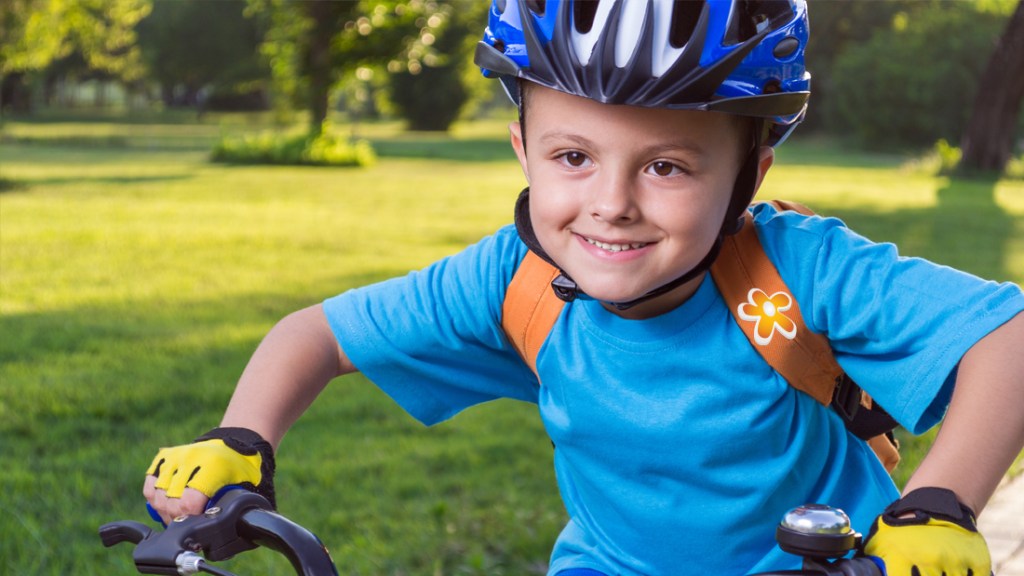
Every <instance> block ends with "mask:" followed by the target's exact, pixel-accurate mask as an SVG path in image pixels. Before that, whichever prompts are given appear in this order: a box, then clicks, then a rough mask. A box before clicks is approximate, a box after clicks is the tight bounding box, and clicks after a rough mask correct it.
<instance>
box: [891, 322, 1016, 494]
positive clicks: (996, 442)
mask: <svg viewBox="0 0 1024 576" xmlns="http://www.w3.org/2000/svg"><path fill="white" fill-rule="evenodd" d="M1022 344H1024V313H1020V314H1017V315H1016V316H1015V317H1014V318H1012V319H1011V320H1010V321H1008V322H1006V323H1005V324H1003V325H1002V326H1000V327H999V328H997V329H996V330H994V331H993V332H991V333H990V334H988V335H987V336H985V337H984V338H982V339H981V340H980V341H978V343H977V344H975V345H974V346H973V347H972V348H971V349H970V350H969V351H968V352H967V354H965V355H964V357H963V359H962V360H961V362H960V368H959V370H958V372H957V378H956V387H955V389H954V390H953V398H952V400H951V401H950V404H949V411H948V412H947V413H946V417H945V418H944V419H943V423H942V428H941V429H940V431H939V434H938V436H937V437H936V439H935V443H934V444H933V445H932V447H931V449H930V450H929V452H928V455H927V456H926V457H925V459H924V460H923V461H922V462H921V465H920V466H919V467H918V469H917V471H916V472H915V473H914V475H913V476H912V477H911V478H910V480H909V481H908V482H907V486H906V488H905V489H904V494H907V493H909V492H910V491H912V490H915V489H917V488H921V487H926V486H936V487H943V488H948V489H949V490H952V491H953V492H954V493H955V494H956V495H957V498H958V499H959V500H960V502H962V503H963V504H965V505H967V506H968V507H970V508H971V509H972V510H974V511H975V513H978V514H980V513H981V510H982V509H983V508H984V507H985V504H986V503H988V499H989V498H990V497H991V496H992V493H993V492H995V489H996V487H997V486H998V484H999V481H1000V480H1001V479H1002V477H1003V475H1004V474H1005V473H1006V470H1007V469H1008V468H1009V467H1010V465H1011V464H1012V463H1013V460H1014V458H1016V456H1017V455H1018V454H1019V453H1020V451H1021V449H1024V408H1022V407H1024V348H1022V346H1021V345H1022Z"/></svg>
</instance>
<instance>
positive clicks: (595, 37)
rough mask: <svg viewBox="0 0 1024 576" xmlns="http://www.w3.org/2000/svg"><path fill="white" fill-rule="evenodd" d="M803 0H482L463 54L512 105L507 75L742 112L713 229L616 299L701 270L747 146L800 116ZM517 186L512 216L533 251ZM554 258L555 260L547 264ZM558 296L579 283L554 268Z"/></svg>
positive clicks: (514, 83) (729, 228)
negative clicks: (651, 282) (475, 37)
mask: <svg viewBox="0 0 1024 576" xmlns="http://www.w3.org/2000/svg"><path fill="white" fill-rule="evenodd" d="M807 37H808V25H807V6H806V3H805V1H804V0H700V1H697V0H596V1H595V0H493V2H492V4H491V8H490V14H489V21H488V26H487V29H486V30H485V31H484V37H483V40H482V41H481V42H479V43H478V44H477V47H476V54H475V57H474V61H475V62H476V64H477V65H479V66H480V68H481V70H482V71H483V73H484V75H485V76H488V77H497V78H499V79H500V80H501V81H502V84H503V86H504V87H505V89H506V92H508V94H509V97H510V98H511V99H512V101H513V102H515V103H516V104H517V105H518V106H519V108H520V115H521V116H522V103H521V100H520V98H519V83H518V82H519V80H526V81H530V82H535V83H537V84H540V85H541V86H546V87H548V88H552V89H555V90H559V91H561V92H566V93H568V94H573V95H576V96H582V97H584V98H589V99H592V100H595V101H597V102H601V103H605V104H625V105H632V106H644V107H652V108H671V109H680V110H704V111H713V112H724V113H728V114H735V115H739V116H747V117H750V118H752V119H754V121H755V122H754V126H755V130H754V133H755V135H754V142H753V143H752V146H751V149H750V152H749V154H748V156H747V159H746V161H745V162H744V164H743V167H742V168H741V169H740V172H739V174H738V176H737V179H736V184H735V187H734V191H733V196H732V200H731V202H730V205H729V208H728V210H727V213H726V218H725V221H724V222H723V224H722V229H721V232H720V233H719V236H718V239H717V241H716V242H715V244H714V246H713V247H712V249H711V251H710V252H709V253H708V255H707V256H706V257H705V258H704V259H703V260H702V261H701V263H700V264H698V265H697V267H696V268H694V269H693V270H691V271H689V272H687V273H686V274H684V275H683V276H682V277H680V278H678V279H676V280H675V281H673V282H671V283H669V284H667V285H666V286H662V287H660V288H658V289H656V290H654V291H652V292H651V293H649V294H646V295H644V296H642V297H641V298H639V299H637V300H634V301H631V302H626V303H616V304H615V305H616V306H618V307H619V308H628V307H630V306H632V305H635V304H637V303H639V302H642V301H644V300H647V299H650V298H653V297H655V296H658V295H660V294H663V293H665V292H667V291H669V290H671V289H673V288H675V287H678V286H680V285H682V284H683V283H685V282H687V281H689V280H690V279H692V278H694V277H696V276H697V275H698V274H700V273H701V272H703V271H705V270H707V268H709V267H710V266H711V263H712V262H714V259H715V257H717V254H718V250H719V248H720V247H721V242H722V240H723V238H724V236H725V235H728V234H733V233H735V232H737V231H738V230H739V228H740V226H741V225H742V218H743V213H744V211H745V210H746V207H747V205H748V204H749V203H750V201H751V199H752V198H753V194H754V191H755V190H754V185H755V182H756V178H757V160H758V148H759V146H760V145H762V144H765V145H769V146H776V145H778V144H780V143H781V142H782V141H784V140H785V139H786V138H787V137H788V136H789V134H790V133H791V132H792V130H793V129H794V128H795V127H796V126H797V124H799V123H800V122H801V121H802V120H803V117H804V114H805V112H806V108H807V100H808V98H809V96H810V74H809V73H808V72H807V70H806V69H805V67H804V48H805V46H806V44H807ZM528 194H529V189H527V190H524V191H523V194H521V195H520V198H519V201H518V202H517V206H516V224H517V226H518V227H519V232H520V236H522V237H523V240H524V241H525V242H526V243H527V245H528V246H530V248H531V249H532V250H534V252H537V254H538V255H539V256H541V257H542V258H545V259H546V260H548V261H549V262H551V259H550V258H549V257H548V256H547V255H546V254H545V253H544V251H543V249H542V248H541V247H540V246H539V243H538V242H537V241H536V237H535V236H534V235H533V230H532V227H531V226H530V222H529V211H528ZM551 263H552V264H554V265H555V266H558V265H557V263H554V262H551ZM555 291H556V292H557V293H559V297H562V298H564V299H571V298H573V297H575V295H576V294H578V293H579V291H578V290H577V289H576V287H575V283H574V282H573V281H572V280H571V279H569V278H568V277H566V276H565V275H564V274H563V276H562V277H560V278H559V279H558V280H556V283H555Z"/></svg>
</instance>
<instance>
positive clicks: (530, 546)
mask: <svg viewBox="0 0 1024 576" xmlns="http://www.w3.org/2000/svg"><path fill="white" fill-rule="evenodd" d="M809 6H810V7H809V11H810V19H811V40H810V46H809V47H808V52H807V65H808V69H809V70H810V71H811V73H812V75H813V80H812V91H813V96H812V99H811V104H810V109H809V113H808V116H807V119H806V121H805V122H804V124H803V125H802V126H801V127H800V128H799V129H798V130H797V131H796V133H795V135H794V136H793V137H792V138H791V139H790V140H789V141H787V142H786V143H785V144H783V145H782V146H781V147H780V148H779V151H778V162H777V164H776V166H775V167H774V168H773V169H772V173H771V175H769V177H768V182H767V183H766V185H765V187H764V188H763V189H762V193H761V195H762V197H767V198H771V197H778V198H788V199H792V200H798V201H802V202H805V203H807V204H809V205H810V206H811V207H813V208H814V209H815V210H817V211H818V212H820V213H824V214H828V215H835V216H839V217H841V218H843V219H844V220H845V221H846V222H847V223H848V224H849V225H850V226H851V227H852V228H854V229H855V230H858V231H859V232H861V233H862V234H865V235H867V236H868V237H870V238H872V239H875V240H878V241H891V242H895V243H896V244H897V245H898V246H899V247H900V250H901V252H902V253H904V254H907V255H914V256H923V257H927V258H929V259H932V260H935V261H937V262H940V263H943V264H948V265H951V266H955V267H957V268H961V269H964V270H967V271H969V272H972V273H974V274H977V275H980V276H982V277H985V278H989V279H992V280H996V281H1010V282H1015V283H1018V284H1020V283H1022V282H1024V149H1022V146H1024V144H1022V141H1024V139H1022V136H1024V118H1022V115H1021V114H1020V108H1021V100H1022V96H1024V9H1022V7H1021V5H1020V3H1018V2H1016V1H1013V0H977V1H971V2H969V1H949V0H941V1H940V0H910V1H901V0H886V1H875V2H855V1H838V0H811V1H810V3H809ZM488 8H489V3H488V2H485V1H483V0H452V1H427V0H408V1H402V2H399V1H393V0H388V1H383V0H379V1H371V0H361V1H341V2H303V1H286V0H218V1H199V0H5V1H4V2H2V3H0V573H4V574H7V573H10V574H22V573H24V574H55V575H56V574H71V573H74V574H132V573H134V568H133V566H132V563H131V557H130V551H129V550H128V549H113V550H105V549H103V548H102V547H101V545H100V542H99V538H98V537H97V536H96V528H97V527H98V526H99V525H100V524H101V523H103V522H107V521H110V520H114V519H121V518H132V519H138V520H143V519H145V518H146V516H145V512H144V509H143V500H142V498H141V495H140V493H141V485H142V477H143V473H144V471H145V469H146V467H147V466H148V464H149V461H150V459H151V458H152V456H153V455H154V454H155V452H156V449H157V448H158V447H160V446H164V445H171V444H179V443H183V442H188V441H190V440H191V439H192V438H193V437H195V436H197V435H199V434H201V433H203V432H205V431H206V430H208V429H209V428H212V427H214V426H216V425H217V423H218V421H219V417H220V414H221V413H222V411H223V408H224V406H225V405H226V403H227V400H228V398H229V397H230V394H231V391H232V389H233V385H234V381H235V380H236V379H237V377H238V374H239V373H240V372H241V370H242V368H243V367H244V366H245V363H246V361H247V359H248V357H249V355H250V354H251V353H252V351H253V349H254V348H255V346H256V345H257V344H258V342H259V340H260V339H261V338H262V336H263V335H264V334H265V333H266V331H267V330H268V329H269V328H270V327H271V326H272V325H273V324H274V322H276V321H277V320H278V319H280V318H281V317H282V316H284V315H285V314H287V313H289V312H291V311H293V310H295V309H298V308H300V307H304V306H307V305H309V304H312V303H316V302H319V301H321V300H323V299H324V298H327V297H330V296H332V295H334V294H337V293H339V292H341V291H343V290H346V289H348V288H352V287H356V286H360V285H364V284H366V283H369V282H374V281H379V280H383V279H386V278H389V277H392V276H395V275H398V274H403V273H405V272H406V271H408V270H411V269H415V268H419V267H422V266H424V265H426V264H428V263H430V262H432V261H434V260H436V259H438V258H440V257H443V256H445V255H448V254H451V253H454V252H456V251H458V250H460V249H461V248H463V247H464V246H466V245H467V244H469V243H472V242H475V241H476V240H478V239H479V238H481V237H482V236H484V235H486V234H489V233H491V232H493V231H494V230H495V229H496V228H498V227H499V226H502V225H504V224H508V223H510V222H511V221H512V205H513V202H514V200H515V197H516V195H517V194H518V191H519V190H520V189H521V188H522V187H523V186H524V185H525V181H524V179H523V177H522V176H521V174H520V172H519V167H518V164H517V163H516V161H515V158H514V156H513V154H512V152H511V149H510V148H509V146H508V144H507V124H508V122H509V121H511V120H514V118H515V110H514V109H513V108H512V106H511V105H510V104H509V103H508V102H507V100H506V98H505V96H504V94H503V93H502V92H501V90H500V87H499V86H498V83H497V82H494V81H491V80H487V79H484V78H482V76H481V75H480V73H479V70H478V69H476V68H475V67H474V66H473V64H472V52H473V46H474V45H475V43H476V42H477V41H478V40H479V39H480V37H481V35H482V31H483V27H484V26H485V24H486V19H487V10H488ZM933 435H934V431H932V432H931V433H929V434H926V435H924V436H922V437H919V438H911V437H909V436H908V435H906V434H902V435H901V438H902V439H903V443H904V449H903V453H904V458H905V460H904V462H903V463H902V464H901V466H900V468H899V469H898V470H897V472H896V474H895V479H896V481H897V483H902V482H905V480H906V478H907V476H908V475H909V474H910V473H911V472H912V471H913V470H914V467H915V466H916V464H917V462H918V461H919V460H920V457H921V455H922V454H923V452H924V451H925V450H927V448H928V446H929V445H930V442H931V438H932V437H933ZM278 466H279V475H278V479H277V485H278V491H279V494H280V496H279V502H280V506H281V510H282V511H283V512H284V513H285V514H286V515H289V516H290V517H292V518H294V519H295V520H297V521H299V522H300V523H302V524H304V525H306V526H308V527H310V528H311V529H312V530H313V531H314V532H316V533H317V534H318V535H319V536H320V537H321V538H322V539H323V540H324V541H325V542H326V543H327V545H328V546H329V547H330V548H331V550H332V552H333V554H334V556H335V559H336V561H337V562H338V565H339V570H340V572H341V573H343V574H368V575H378V574H394V575H399V574H430V575H442V574H460V575H461V574H488V575H491V576H494V575H500V574H543V573H544V570H545V568H546V563H547V558H548V554H549V552H550V546H551V544H552V542H553V541H554V538H555V536H556V534H557V532H558V530H559V529H560V528H561V526H562V524H563V523H564V520H565V513H564V511H563V509H562V506H561V503H560V501H559V499H558V494H557V489H556V486H555V482H554V478H553V474H552V472H551V447H550V444H549V442H548V441H547V439H546V437H545V435H544V432H543V430H542V428H541V426H540V424H539V422H538V418H537V416H536V413H535V407H533V406H529V405H523V404H519V403H515V402H498V403H493V404H491V405H485V406H481V407H477V408H474V409H472V410H469V411H467V413H466V414H464V415H460V416H459V417H458V418H455V419H453V420H452V421H450V422H446V423H443V424H441V425H438V426H435V427H433V428H431V429H424V428H422V427H421V426H419V425H418V424H417V423H415V422H414V421H412V420H411V419H410V418H409V417H408V416H406V415H405V414H403V413H402V412H401V411H400V410H399V409H398V408H397V407H395V406H394V405H393V404H392V403H391V402H390V400H388V399H387V398H386V397H384V396H383V395H382V394H381V393H380V392H379V391H377V390H376V388H375V387H373V386H372V384H370V383H368V382H366V381H365V379H363V378H362V377H361V376H358V375H354V376H351V377H346V378H343V379H339V380H338V381H337V382H335V383H332V385H331V386H330V387H329V388H328V389H327V391H325V392H324V394H323V395H322V396H321V398H320V399H319V400H318V402H317V403H316V404H315V405H314V406H313V408H312V409H311V410H310V411H309V412H308V413H307V414H306V415H305V416H304V417H303V418H302V419H301V420H300V421H299V423H298V424H297V425H296V426H295V428H293V430H292V431H291V432H290V433H289V435H288V437H287V438H286V439H285V441H284V443H283V444H282V448H281V452H280V455H279V460H278ZM1020 467H1021V466H1020V460H1019V459H1018V464H1017V465H1016V466H1015V468H1014V470H1013V471H1012V472H1011V473H1012V474H1017V473H1019V471H1020ZM794 504H799V503H794ZM681 536H682V537H684V536H685V535H681ZM227 567H228V568H230V569H233V570H236V571H238V572H239V573H240V574H263V573H287V572H288V570H289V568H288V565H287V563H286V562H285V561H283V560H281V559H279V558H277V557H275V556H274V555H273V554H272V553H270V552H266V551H256V552H254V553H251V554H246V555H243V556H242V557H240V558H238V559H235V560H232V561H231V562H229V563H228V566H227Z"/></svg>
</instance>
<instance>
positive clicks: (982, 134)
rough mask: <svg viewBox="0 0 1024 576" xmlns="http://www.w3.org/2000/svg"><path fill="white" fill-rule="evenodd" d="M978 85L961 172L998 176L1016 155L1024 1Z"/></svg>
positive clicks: (1023, 77)
mask: <svg viewBox="0 0 1024 576" xmlns="http://www.w3.org/2000/svg"><path fill="white" fill-rule="evenodd" d="M1014 70H1016V72H1014ZM978 85H979V89H978V92H977V95H976V96H975V99H974V107H973V109H972V111H971V117H970V120H969V121H968V123H967V128H966V129H965V130H964V134H963V136H962V137H961V139H960V148H961V150H962V151H963V158H962V160H961V162H960V167H959V169H960V170H961V171H962V172H967V173H970V172H994V173H997V174H998V173H1001V172H1002V171H1003V169H1004V168H1006V164H1007V162H1009V160H1010V157H1011V155H1012V154H1013V141H1014V135H1015V132H1016V129H1017V126H1018V124H1017V118H1018V116H1019V115H1020V108H1021V101H1022V100H1024V2H1018V3H1017V8H1016V10H1014V12H1013V15H1012V16H1011V17H1010V21H1009V22H1008V23H1007V24H1006V29H1005V30H1004V31H1003V33H1002V35H1001V36H1000V37H999V42H998V44H996V48H995V51H994V52H993V53H992V56H991V57H990V58H989V61H988V65H987V66H986V67H985V70H984V72H982V75H981V79H980V81H979V84H978Z"/></svg>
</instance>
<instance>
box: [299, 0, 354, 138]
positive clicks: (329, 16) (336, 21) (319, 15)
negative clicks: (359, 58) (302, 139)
mask: <svg viewBox="0 0 1024 576" xmlns="http://www.w3.org/2000/svg"><path fill="white" fill-rule="evenodd" d="M303 6H304V7H305V9H306V15H307V16H308V17H309V18H310V19H312V20H313V28H312V29H311V30H310V31H309V44H308V48H307V50H308V51H307V53H306V55H305V56H306V71H307V73H308V74H309V131H310V134H312V135H319V134H320V132H321V130H322V129H323V124H324V121H325V120H326V119H327V110H328V107H329V103H330V97H331V86H332V85H333V84H334V70H333V69H332V66H331V65H332V61H331V43H332V42H333V41H334V37H335V35H337V34H338V32H339V31H340V30H341V23H342V20H341V16H342V15H343V14H345V13H348V12H351V11H353V10H354V9H355V8H356V7H357V6H358V5H357V4H356V3H355V2H306V3H304V4H303Z"/></svg>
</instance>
